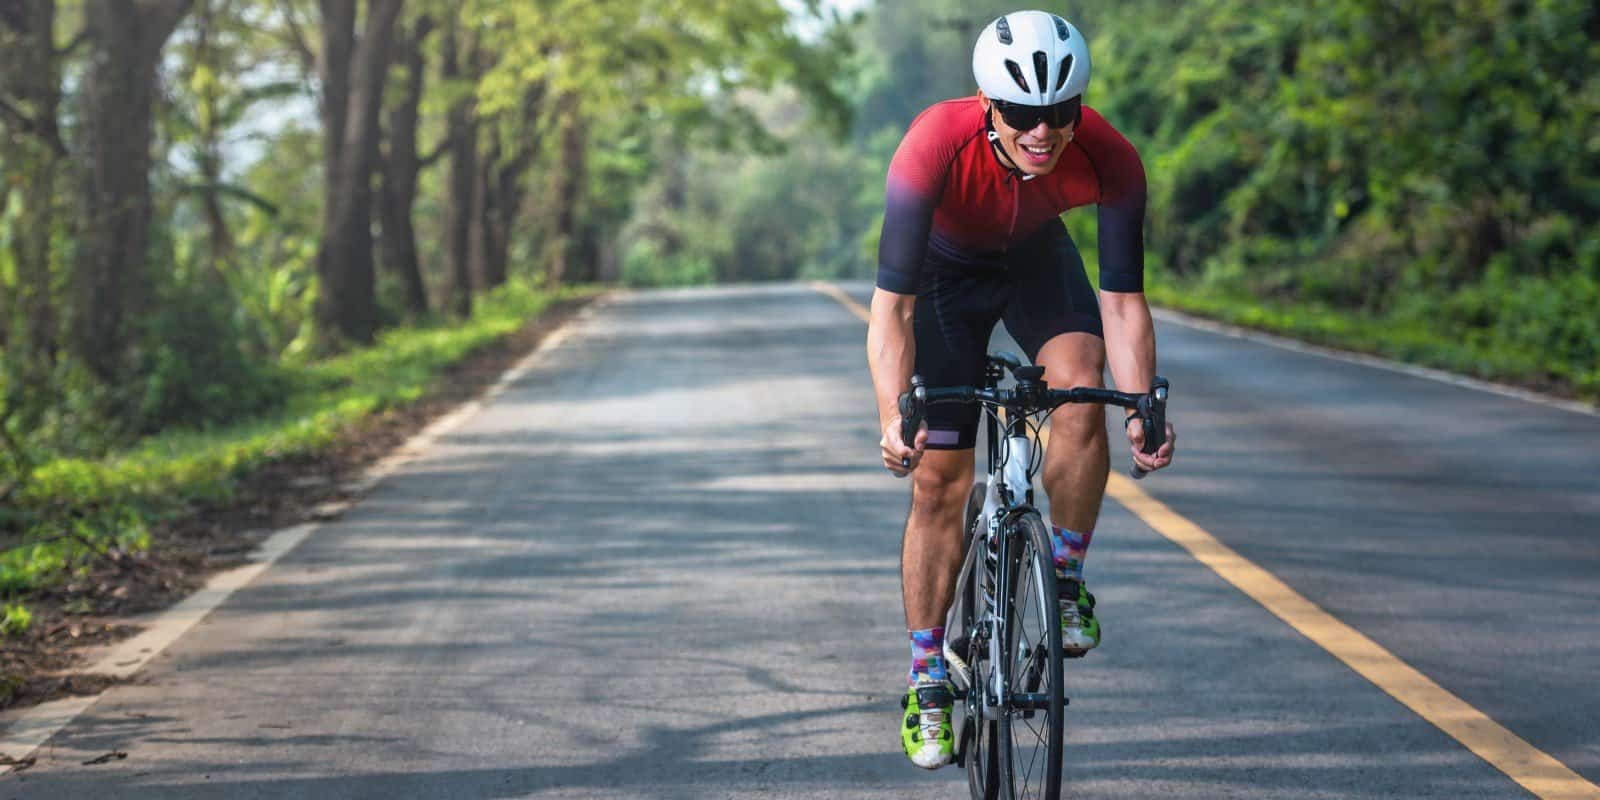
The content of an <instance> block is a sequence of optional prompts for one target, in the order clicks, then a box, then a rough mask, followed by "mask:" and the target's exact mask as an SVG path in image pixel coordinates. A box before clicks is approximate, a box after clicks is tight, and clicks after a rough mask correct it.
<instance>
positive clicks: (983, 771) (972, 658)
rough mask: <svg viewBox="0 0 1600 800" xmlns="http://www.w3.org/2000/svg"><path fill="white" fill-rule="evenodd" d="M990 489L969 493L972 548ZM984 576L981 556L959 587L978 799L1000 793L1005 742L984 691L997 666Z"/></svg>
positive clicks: (970, 774) (970, 781)
mask: <svg viewBox="0 0 1600 800" xmlns="http://www.w3.org/2000/svg"><path fill="white" fill-rule="evenodd" d="M987 490H988V484H987V483H985V482H984V481H982V480H980V481H978V482H977V483H974V484H973V485H972V491H971V492H970V493H969V494H968V495H967V508H966V513H965V514H964V515H963V519H964V520H965V521H966V548H967V550H971V549H972V548H974V547H983V546H984V540H983V536H984V532H985V531H986V530H987V525H988V521H987V520H985V519H981V518H980V515H981V514H982V512H983V500H984V497H985V495H986V494H987ZM963 556H965V551H964V552H963ZM983 575H984V561H983V559H981V558H980V559H977V560H976V561H974V562H973V564H972V569H971V570H970V571H969V572H968V573H967V574H965V575H962V576H961V577H960V579H959V581H960V582H959V584H958V589H957V591H959V592H960V595H961V596H960V597H959V598H957V602H958V603H959V604H960V605H961V609H960V612H959V616H958V619H959V621H960V623H961V627H960V628H959V629H958V631H957V633H956V639H955V642H956V646H957V648H958V649H959V651H960V652H959V654H960V655H961V657H962V658H964V659H966V663H967V668H968V670H969V672H968V674H969V675H971V681H970V683H971V685H970V686H968V687H967V699H966V701H965V702H964V703H963V704H962V711H963V720H962V725H961V734H962V740H961V743H960V745H961V749H962V753H963V756H962V757H963V758H965V759H966V765H967V788H968V789H969V790H970V791H971V792H972V796H973V797H974V798H977V799H978V800H995V798H996V797H998V796H999V792H1000V766H999V765H1000V747H999V743H998V742H997V741H996V739H997V737H998V736H999V730H998V728H997V727H996V725H995V723H994V721H993V720H986V719H984V718H983V698H984V690H985V688H986V687H988V686H989V685H990V683H991V678H990V674H991V672H992V670H993V669H994V665H993V664H992V663H991V662H990V659H989V640H988V637H987V636H986V635H985V633H984V632H983V631H981V630H980V628H981V627H982V626H980V625H979V620H980V619H981V618H982V617H983V609H984V608H985V603H986V601H985V599H984V594H983V586H984V583H985V581H984V580H983Z"/></svg>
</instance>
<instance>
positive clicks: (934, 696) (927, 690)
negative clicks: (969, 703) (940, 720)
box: [917, 683, 955, 711]
mask: <svg viewBox="0 0 1600 800" xmlns="http://www.w3.org/2000/svg"><path fill="white" fill-rule="evenodd" d="M954 702H955V695H953V694H951V693H950V687H949V686H946V685H945V684H943V683H936V684H933V685H932V686H918V687H917V707H918V708H920V709H922V710H923V711H930V710H933V709H942V708H944V707H945V706H948V705H950V704H951V703H954Z"/></svg>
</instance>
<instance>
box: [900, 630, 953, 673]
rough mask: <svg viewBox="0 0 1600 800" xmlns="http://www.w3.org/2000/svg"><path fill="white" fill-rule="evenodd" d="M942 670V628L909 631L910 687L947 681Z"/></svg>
mask: <svg viewBox="0 0 1600 800" xmlns="http://www.w3.org/2000/svg"><path fill="white" fill-rule="evenodd" d="M947 677H948V676H947V675H946V674H945V669H944V628H943V627H939V628H926V629H924V630H920V631H911V676H910V678H909V680H910V681H911V685H912V686H915V685H917V684H918V683H927V682H929V681H943V680H946V679H947Z"/></svg>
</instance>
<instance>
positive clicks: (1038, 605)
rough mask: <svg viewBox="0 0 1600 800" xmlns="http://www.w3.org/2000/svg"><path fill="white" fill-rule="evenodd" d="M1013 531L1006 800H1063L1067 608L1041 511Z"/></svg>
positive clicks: (1003, 749)
mask: <svg viewBox="0 0 1600 800" xmlns="http://www.w3.org/2000/svg"><path fill="white" fill-rule="evenodd" d="M1011 524H1012V525H1013V526H1014V527H1013V529H1012V530H1011V531H1008V532H1007V533H1008V535H1007V537H1006V542H1007V550H1008V551H1009V552H1008V553H1007V559H1006V561H1007V563H1006V575H1007V577H1008V578H1009V579H1010V580H1008V581H1007V584H1008V585H1007V592H1006V594H1007V598H1006V602H1005V603H1004V605H1003V613H1004V614H1005V620H1004V627H1005V641H1006V646H1005V648H1004V649H1003V651H1002V652H1003V653H1004V654H1005V655H1004V658H1003V662H1004V663H1002V664H1001V665H999V666H1000V668H1002V669H1005V670H1006V688H1007V689H1008V691H1009V692H1010V697H1009V698H1008V702H1005V703H1004V704H1003V705H1002V707H1001V710H1000V715H999V719H998V721H997V727H998V728H999V736H998V739H999V745H1000V747H999V750H1000V766H1001V771H1002V774H1003V777H1004V784H1005V792H1004V794H1002V797H1004V798H1006V800H1058V798H1060V796H1061V758H1062V747H1063V745H1062V735H1063V734H1062V731H1063V727H1064V725H1063V717H1064V712H1065V708H1064V706H1065V705H1066V703H1065V700H1064V694H1063V687H1062V681H1063V677H1062V664H1061V657H1062V653H1061V611H1060V607H1059V605H1058V600H1057V596H1056V594H1057V591H1056V570H1055V563H1054V560H1053V559H1052V558H1051V550H1050V534H1049V531H1048V530H1047V529H1046V528H1045V525H1044V521H1043V520H1041V519H1040V518H1039V515H1038V513H1037V512H1034V513H1027V514H1022V515H1019V516H1018V517H1016V518H1015V520H1014V521H1013V522H1012V523H1011Z"/></svg>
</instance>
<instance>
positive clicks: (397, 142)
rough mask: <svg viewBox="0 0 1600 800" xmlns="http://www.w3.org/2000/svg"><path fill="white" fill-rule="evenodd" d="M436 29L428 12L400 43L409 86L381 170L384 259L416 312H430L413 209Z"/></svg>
mask: <svg viewBox="0 0 1600 800" xmlns="http://www.w3.org/2000/svg"><path fill="white" fill-rule="evenodd" d="M432 30H433V22H432V20H430V19H429V18H428V17H426V16H424V17H422V18H420V19H418V20H417V22H416V24H415V25H414V26H413V27H412V29H411V30H410V31H409V32H408V33H407V34H405V35H404V36H403V37H402V38H401V40H400V43H399V45H398V51H399V52H398V53H397V54H396V60H397V61H399V62H400V63H401V64H402V65H403V66H404V68H405V74H406V83H405V92H404V94H403V95H402V96H401V98H400V102H399V104H398V105H396V106H395V107H394V108H392V109H390V110H389V124H388V131H387V133H388V141H389V150H388V153H387V154H386V155H385V156H384V159H383V168H382V170H380V174H381V177H382V181H381V185H382V192H381V194H380V195H379V206H380V213H379V217H380V220H381V222H382V227H381V230H382V234H383V236H382V248H381V249H382V251H383V264H384V266H385V267H386V268H387V269H388V270H389V271H390V272H391V273H393V274H394V275H396V276H398V277H399V278H400V281H401V283H403V284H404V285H405V287H406V310H407V312H408V313H410V314H411V316H413V317H420V316H423V315H425V314H427V313H428V290H427V287H426V285H425V284H424V283H423V280H422V265H421V263H420V262H419V261H418V259H417V233H416V229H415V228H414V227H413V226H412V223H411V213H412V208H413V207H414V206H415V205H416V199H417V176H418V174H419V173H420V172H421V171H422V159H421V158H420V157H419V156H418V154H417V119H418V116H419V113H418V108H419V107H420V106H421V105H422V91H423V84H424V81H425V79H426V77H427V63H426V58H425V57H424V55H423V52H422V42H423V40H424V39H426V38H427V36H428V34H429V32H431V31H432Z"/></svg>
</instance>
